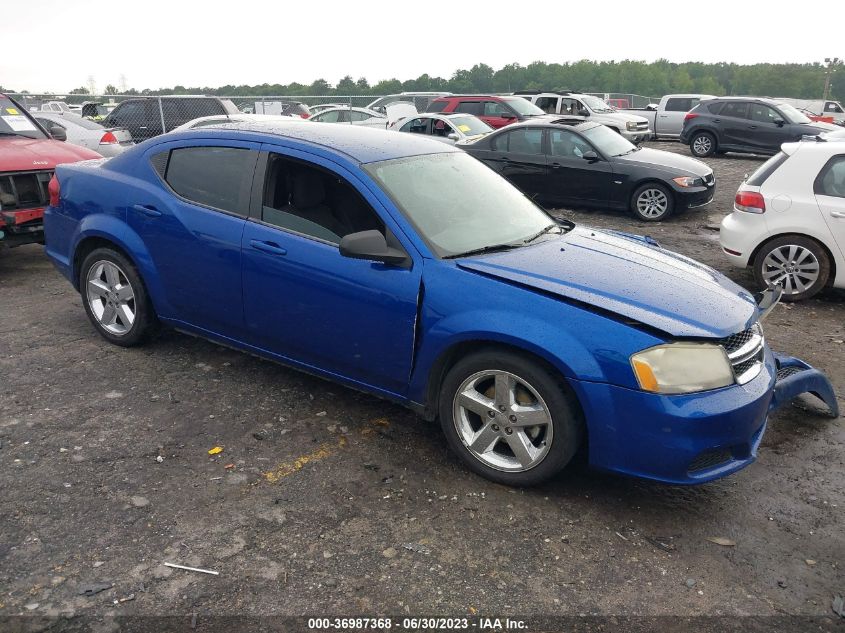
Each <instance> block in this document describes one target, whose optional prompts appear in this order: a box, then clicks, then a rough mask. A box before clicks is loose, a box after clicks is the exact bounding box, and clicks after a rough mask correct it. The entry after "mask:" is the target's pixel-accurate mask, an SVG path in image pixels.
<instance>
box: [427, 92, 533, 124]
mask: <svg viewBox="0 0 845 633" xmlns="http://www.w3.org/2000/svg"><path fill="white" fill-rule="evenodd" d="M426 112H434V113H438V112H439V113H443V114H452V113H460V114H471V115H473V116H477V117H478V118H479V119H481V120H482V121H484V122H485V123H486V124H487V125H489V126H490V127H492V128H500V127H504V126H506V125H510V124H511V123H516V122H517V121H526V120H528V119H530V118H532V117H536V116H543V115H545V112H543V111H542V110H541V109H540V108H538V107H537V106H535V105H533V104H531V103H529V102H527V101H526V100H525V99H522V98H520V97H513V96H504V97H502V96H498V95H449V96H446V97H438V98H437V99H435V100H434V101H432V102H431V103H430V104H429V106H428V108H426Z"/></svg>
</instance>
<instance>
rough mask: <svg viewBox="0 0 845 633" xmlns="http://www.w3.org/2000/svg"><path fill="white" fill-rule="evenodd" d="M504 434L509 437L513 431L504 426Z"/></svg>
mask: <svg viewBox="0 0 845 633" xmlns="http://www.w3.org/2000/svg"><path fill="white" fill-rule="evenodd" d="M505 433H507V434H508V435H510V434H511V433H513V429H512V428H511V427H509V426H506V427H505Z"/></svg>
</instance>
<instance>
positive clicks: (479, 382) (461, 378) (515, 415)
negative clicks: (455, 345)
mask: <svg viewBox="0 0 845 633" xmlns="http://www.w3.org/2000/svg"><path fill="white" fill-rule="evenodd" d="M439 417H440V425H441V427H442V429H443V433H444V434H445V435H446V440H447V442H448V443H449V447H450V448H451V449H452V450H453V451H454V452H455V453H456V454H457V455H458V457H460V458H461V460H462V461H463V462H464V463H465V464H466V465H467V466H468V467H469V468H470V469H471V470H472V471H474V472H476V473H478V474H479V475H481V476H482V477H485V478H487V479H490V480H491V481H495V482H497V483H500V484H505V485H507V486H532V485H536V484H539V483H542V482H544V481H546V480H548V479H550V478H551V477H553V476H554V475H556V474H557V473H558V472H560V471H561V470H562V469H563V468H564V467H565V466H566V465H567V464H568V463H569V461H570V460H571V459H572V457H573V455H575V452H576V451H577V450H578V447H579V445H580V443H581V437H582V435H583V422H582V419H581V415H580V408H579V407H578V404H577V400H576V399H575V396H574V394H573V393H572V392H571V390H570V389H569V388H568V386H566V385H565V384H563V383H561V382H559V381H558V380H556V379H555V378H554V377H553V376H552V375H551V374H550V372H549V370H548V369H547V368H545V367H544V366H543V365H541V364H540V363H538V362H535V361H533V360H530V359H528V358H525V357H523V356H520V355H518V354H514V353H512V352H505V351H494V350H490V351H484V352H479V353H476V354H472V355H470V356H468V357H466V358H464V359H462V360H460V361H458V362H457V363H456V364H455V366H454V367H452V369H451V370H450V371H449V372H448V374H447V375H446V378H445V379H444V380H443V384H442V385H441V390H440V404H439Z"/></svg>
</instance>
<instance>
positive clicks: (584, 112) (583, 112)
mask: <svg viewBox="0 0 845 633" xmlns="http://www.w3.org/2000/svg"><path fill="white" fill-rule="evenodd" d="M578 116H590V111H589V110H587V109H585V108H581V109H580V110H578Z"/></svg>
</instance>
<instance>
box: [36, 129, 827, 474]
mask: <svg viewBox="0 0 845 633" xmlns="http://www.w3.org/2000/svg"><path fill="white" fill-rule="evenodd" d="M605 129H606V128H605ZM607 133H609V134H613V135H614V136H615V137H616V138H618V139H619V140H622V141H624V139H621V138H620V137H618V135H615V133H613V132H611V131H610V130H607ZM45 221H46V229H47V230H46V237H47V244H46V253H47V255H48V256H49V258H50V259H51V261H52V262H53V264H54V265H55V266H56V267H57V268H58V270H59V271H60V272H61V273H62V274H63V275H64V276H65V277H66V278H67V279H68V280H69V282H70V283H71V284H72V285H73V287H74V288H75V289H77V290H78V291H79V292H80V293H81V298H82V301H81V303H82V307H83V309H84V311H85V313H86V315H87V316H88V318H89V320H90V321H91V324H92V326H93V328H94V329H95V330H96V331H97V332H98V333H99V334H100V335H101V336H102V337H103V338H104V339H105V340H106V341H107V342H109V343H111V344H114V345H118V346H122V347H130V346H133V345H137V344H139V343H141V342H143V340H144V338H145V337H147V336H148V335H149V334H151V332H152V331H153V329H154V327H155V325H156V324H158V323H161V324H164V325H169V326H172V327H175V328H177V329H179V330H181V331H185V332H188V333H191V334H195V335H199V336H202V337H206V338H209V339H211V340H213V341H217V342H218V343H222V344H224V345H226V346H228V347H234V348H237V349H240V350H243V351H246V352H249V353H252V354H255V355H258V356H260V357H263V358H266V359H271V360H275V361H277V362H280V363H284V364H287V365H289V366H291V367H294V368H298V369H301V370H304V371H307V372H309V373H311V374H315V375H317V376H321V377H323V378H327V379H329V380H333V381H337V382H340V383H342V384H345V385H348V386H350V387H352V388H354V389H357V390H361V391H366V392H369V393H373V394H376V395H379V396H381V397H385V398H388V399H390V400H392V401H395V402H398V403H402V404H404V405H406V406H408V407H410V408H411V409H413V410H414V411H416V412H418V413H419V414H421V415H422V416H424V417H425V418H427V419H429V420H434V419H439V420H440V425H441V428H442V430H443V432H444V434H445V436H446V441H447V442H448V444H449V446H450V447H451V448H452V450H453V451H455V453H456V454H457V455H458V456H459V458H460V459H461V460H462V461H463V462H464V464H466V466H467V467H468V468H470V469H471V470H473V471H475V472H476V473H478V474H480V475H482V476H484V477H487V478H489V479H491V480H493V481H496V482H499V483H502V484H507V485H515V486H526V485H531V484H538V483H540V482H543V481H546V480H548V479H549V478H551V477H553V476H555V475H556V474H557V473H558V472H560V471H561V470H562V469H563V468H564V467H565V466H566V464H567V463H568V462H569V461H570V460H571V459H572V458H573V456H574V455H575V454H576V453H577V452H578V450H579V449H580V448H581V447H582V446H585V447H586V453H587V454H588V458H589V461H590V463H591V464H592V465H594V466H596V467H598V468H601V469H606V470H611V471H616V472H620V473H624V474H626V475H631V476H640V477H648V478H651V479H656V480H659V481H664V482H673V483H679V484H696V483H703V482H706V481H709V480H712V479H716V478H719V477H723V476H725V475H728V474H730V473H733V472H736V471H738V470H740V469H741V468H744V467H745V466H747V465H749V464H750V463H751V462H753V461H754V459H755V457H756V453H757V448H758V446H759V444H760V441H761V439H762V436H763V433H764V430H765V425H766V418H767V416H768V414H769V412H770V411H771V410H773V409H775V408H777V407H778V406H780V405H783V404H785V403H786V402H788V401H789V400H790V399H791V398H792V397H794V396H795V395H797V394H798V393H803V392H806V391H811V392H813V393H816V394H819V397H821V398H823V399H824V401H825V402H826V403H828V405H829V407H830V409H831V413H832V414H833V415H834V416H837V415H838V407H837V402H836V397H835V394H834V393H833V389H832V387H831V385H830V383H829V381H828V380H827V379H826V378H825V377H824V376H823V374H821V373H820V372H818V371H817V370H814V369H812V368H811V367H810V366H809V365H807V364H805V363H803V362H801V361H799V360H797V359H794V358H790V357H786V356H776V355H775V354H774V353H773V352H772V351H771V350H770V349H769V347H768V346H767V345H766V342H765V339H764V337H763V332H762V330H761V328H760V323H759V321H760V319H761V318H762V317H763V316H764V315H765V314H766V312H767V311H768V310H769V309H770V308H771V307H772V306H773V302H774V301H775V300H776V298H777V295H776V292H775V291H774V290H773V291H769V292H767V293H764V295H763V299H762V301H761V303H760V304H759V305H758V304H757V303H756V302H755V300H754V299H753V298H752V296H751V295H750V294H749V293H748V292H747V291H745V290H743V289H742V288H740V287H739V286H737V285H736V284H734V283H733V282H732V281H730V280H729V279H727V278H726V277H724V276H723V275H721V274H719V273H718V272H716V271H715V270H712V269H711V268H709V267H707V266H704V265H702V264H699V263H697V262H694V261H692V260H690V259H688V258H686V257H682V256H680V255H677V254H675V253H672V252H671V251H668V250H665V249H663V248H660V247H659V246H657V245H656V243H655V242H654V240H649V239H647V238H642V237H637V236H631V235H624V234H619V233H617V232H614V231H602V230H599V229H591V228H585V227H578V226H576V225H575V224H573V223H571V222H560V221H557V220H555V219H554V218H552V217H551V216H549V215H548V214H547V213H546V212H545V211H543V210H542V209H541V208H539V207H538V206H536V205H535V204H534V203H533V202H532V201H531V200H530V199H528V198H527V197H526V196H525V195H523V194H522V193H520V192H519V191H518V190H517V189H516V188H515V187H513V186H512V185H511V184H510V183H508V182H507V181H506V180H504V179H503V178H501V177H500V176H498V175H497V174H495V173H494V172H493V171H492V170H490V169H488V168H487V167H485V166H484V165H482V164H481V163H480V162H478V161H477V160H475V159H473V158H472V157H471V156H469V155H467V154H466V153H464V152H462V151H459V150H458V149H456V148H454V147H450V146H448V145H445V144H443V143H438V142H436V141H434V140H432V139H428V138H424V137H421V136H419V135H416V136H415V135H412V134H389V133H386V132H381V131H376V130H374V129H363V128H361V127H355V126H351V125H347V126H342V125H335V126H331V125H322V126H319V125H280V126H278V127H277V128H276V129H273V127H272V126H264V125H261V124H258V123H253V122H250V123H238V124H232V126H227V128H225V129H222V128H221V129H207V130H205V131H204V134H202V135H198V134H197V133H195V132H178V133H175V134H169V135H167V136H162V137H159V138H157V139H153V140H151V141H148V142H146V143H143V144H141V145H138V146H136V147H134V148H132V149H130V150H129V151H127V152H124V153H123V154H122V155H121V156H118V157H116V158H113V159H111V160H109V161H108V162H106V163H105V164H96V163H94V164H92V163H88V164H80V165H76V166H74V165H67V166H60V167H59V168H58V169H57V170H56V175H55V177H54V179H53V180H52V181H51V201H50V207H49V209H48V211H47V214H46V216H45ZM202 280H213V283H202ZM73 303H77V302H76V301H70V300H69V301H68V306H69V307H70V306H71V305H72V304H73ZM51 309H55V306H51ZM164 344H165V345H166V344H167V343H164ZM149 353H151V354H155V353H160V350H159V351H157V350H155V349H153V350H152V351H151V352H149ZM780 369H783V370H787V369H789V371H788V372H787V373H788V374H789V375H788V376H787V375H784V376H781V373H780V372H779V370H780ZM128 377H131V372H130V370H127V375H126V376H125V377H116V378H117V379H120V378H128Z"/></svg>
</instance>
